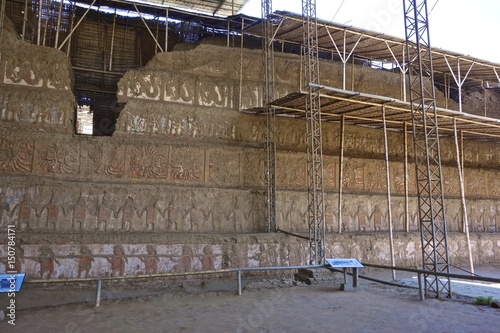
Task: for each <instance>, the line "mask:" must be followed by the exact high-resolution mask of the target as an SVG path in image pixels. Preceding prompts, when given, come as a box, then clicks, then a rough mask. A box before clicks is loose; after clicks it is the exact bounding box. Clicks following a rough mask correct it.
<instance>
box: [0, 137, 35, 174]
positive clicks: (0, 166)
mask: <svg viewBox="0 0 500 333" xmlns="http://www.w3.org/2000/svg"><path fill="white" fill-rule="evenodd" d="M33 147H34V146H33V144H30V143H22V142H15V141H14V140H8V139H4V138H0V171H17V172H31V170H32V167H33Z"/></svg>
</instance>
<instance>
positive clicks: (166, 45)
mask: <svg viewBox="0 0 500 333" xmlns="http://www.w3.org/2000/svg"><path fill="white" fill-rule="evenodd" d="M165 52H168V8H167V10H166V11H165Z"/></svg>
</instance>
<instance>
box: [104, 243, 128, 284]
mask: <svg viewBox="0 0 500 333" xmlns="http://www.w3.org/2000/svg"><path fill="white" fill-rule="evenodd" d="M106 260H108V262H109V263H110V264H111V276H116V275H118V276H125V268H126V265H127V263H128V259H127V257H126V256H125V251H124V250H123V246H122V245H121V244H117V245H115V246H114V247H113V255H112V256H111V258H106Z"/></svg>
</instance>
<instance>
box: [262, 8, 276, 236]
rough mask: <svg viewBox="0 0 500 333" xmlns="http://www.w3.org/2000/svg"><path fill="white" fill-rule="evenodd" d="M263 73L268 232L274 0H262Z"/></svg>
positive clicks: (272, 204) (272, 201)
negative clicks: (272, 17) (272, 16)
mask: <svg viewBox="0 0 500 333" xmlns="http://www.w3.org/2000/svg"><path fill="white" fill-rule="evenodd" d="M261 4H262V21H263V24H262V37H263V38H262V69H263V70H262V73H263V76H264V101H263V102H264V111H265V114H266V143H265V147H266V159H265V172H266V174H265V181H266V198H265V199H266V219H267V226H266V229H267V231H268V232H276V231H277V226H276V141H275V118H276V110H275V108H274V107H272V106H270V104H271V102H272V101H274V99H275V97H276V96H275V90H274V88H275V87H274V78H275V72H274V48H273V38H274V34H273V22H272V19H271V14H272V0H262V1H261Z"/></svg>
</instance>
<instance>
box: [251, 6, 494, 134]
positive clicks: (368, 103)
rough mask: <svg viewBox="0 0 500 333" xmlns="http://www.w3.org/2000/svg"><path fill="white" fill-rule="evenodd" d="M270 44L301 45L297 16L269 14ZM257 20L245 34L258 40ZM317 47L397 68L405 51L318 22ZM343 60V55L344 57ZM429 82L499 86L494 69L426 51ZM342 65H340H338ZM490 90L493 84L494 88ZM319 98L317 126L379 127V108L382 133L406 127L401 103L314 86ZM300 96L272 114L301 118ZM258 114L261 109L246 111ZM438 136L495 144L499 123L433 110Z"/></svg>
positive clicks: (389, 41) (393, 41)
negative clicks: (271, 24)
mask: <svg viewBox="0 0 500 333" xmlns="http://www.w3.org/2000/svg"><path fill="white" fill-rule="evenodd" d="M273 18H274V23H275V29H276V30H275V40H278V41H283V42H285V43H291V44H296V45H301V44H302V39H303V37H302V36H303V35H302V16H300V15H297V14H293V13H289V12H284V11H278V12H275V13H273ZM261 29H262V28H261V21H258V22H256V23H254V24H252V25H251V26H249V27H247V28H246V29H245V30H244V32H245V33H246V34H250V35H254V36H260V34H261ZM318 40H319V41H318V43H319V48H320V50H323V51H326V52H328V53H331V54H333V52H336V53H337V55H338V57H340V58H341V60H342V61H344V60H345V61H346V60H347V59H346V58H349V56H350V55H351V54H352V55H353V56H355V57H356V58H358V59H359V58H361V59H368V60H371V61H381V62H384V63H391V62H392V63H394V64H395V66H396V67H399V68H401V67H402V66H403V63H404V62H406V61H403V59H404V56H403V55H404V53H405V52H406V49H405V45H406V41H405V40H403V39H400V38H396V37H392V36H388V35H385V34H381V33H375V32H371V31H365V30H362V29H357V28H353V27H348V26H344V25H339V24H334V23H331V22H325V21H318ZM348 55H349V56H348ZM432 57H433V69H434V80H435V82H436V84H441V85H443V86H446V85H448V86H449V85H450V84H453V83H452V82H454V85H455V87H459V88H460V89H459V90H461V89H462V88H468V87H470V88H472V87H485V86H486V85H487V84H488V85H491V83H492V82H500V76H499V74H500V64H496V63H492V62H488V61H484V60H480V59H477V58H473V57H470V56H466V55H461V54H459V53H455V52H450V51H444V50H440V49H434V48H433V49H432ZM344 65H345V63H344ZM495 85H496V83H495ZM316 88H318V89H320V94H321V116H322V120H323V121H331V122H340V121H341V119H342V118H344V120H345V122H346V123H348V124H352V125H359V126H366V127H371V128H380V129H382V128H383V115H382V108H385V119H386V126H387V129H388V130H392V131H403V130H404V126H405V123H406V124H408V125H409V126H411V123H412V114H411V104H410V103H409V102H406V101H402V100H398V99H393V98H388V97H384V96H377V95H371V94H365V93H361V92H355V91H350V90H346V89H337V88H333V87H327V86H319V85H317V86H316ZM306 97H307V92H306V91H297V92H293V93H290V94H288V95H287V96H283V97H281V98H279V99H277V100H275V101H273V102H272V103H271V105H272V106H274V107H276V108H277V109H276V115H280V116H288V117H305V108H306V105H305V104H306ZM247 111H248V112H255V113H262V112H263V109H262V108H255V109H251V110H247ZM436 111H437V116H438V121H439V128H440V135H443V136H453V135H454V130H455V126H456V129H457V130H458V131H461V133H462V136H463V138H464V139H471V140H478V141H493V142H500V120H499V119H495V118H488V117H482V116H477V115H473V114H468V113H465V112H459V111H453V110H448V109H446V108H437V109H436Z"/></svg>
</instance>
